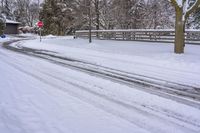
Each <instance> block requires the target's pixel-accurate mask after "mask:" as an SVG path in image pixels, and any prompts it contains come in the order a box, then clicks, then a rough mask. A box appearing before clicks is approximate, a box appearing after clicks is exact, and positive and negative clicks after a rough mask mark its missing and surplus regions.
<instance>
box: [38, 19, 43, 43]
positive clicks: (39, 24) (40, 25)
mask: <svg viewBox="0 0 200 133" xmlns="http://www.w3.org/2000/svg"><path fill="white" fill-rule="evenodd" d="M37 26H38V27H39V31H40V42H41V41H42V27H43V26H44V24H43V22H42V21H39V22H38V23H37Z"/></svg>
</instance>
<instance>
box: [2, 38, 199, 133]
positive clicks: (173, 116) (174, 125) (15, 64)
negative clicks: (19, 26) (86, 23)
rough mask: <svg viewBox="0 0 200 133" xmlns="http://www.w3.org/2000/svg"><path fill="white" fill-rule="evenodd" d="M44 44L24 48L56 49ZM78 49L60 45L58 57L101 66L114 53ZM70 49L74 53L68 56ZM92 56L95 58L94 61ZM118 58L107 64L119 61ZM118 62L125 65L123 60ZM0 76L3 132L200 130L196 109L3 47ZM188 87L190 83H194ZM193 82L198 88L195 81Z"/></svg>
mask: <svg viewBox="0 0 200 133" xmlns="http://www.w3.org/2000/svg"><path fill="white" fill-rule="evenodd" d="M61 40H62V39H61ZM64 40H65V41H66V38H65V39H63V40H62V41H64ZM45 41H48V42H52V43H49V45H48V46H46V43H41V44H38V43H36V42H37V41H28V42H26V43H24V45H26V46H27V45H28V46H30V47H37V48H38V47H39V48H41V47H43V48H44V49H47V50H50V49H51V50H54V49H53V47H54V48H55V47H57V46H55V45H56V44H55V45H54V43H55V42H53V41H55V40H54V39H53V40H52V39H51V40H50V39H47V40H45ZM57 41H58V40H57ZM68 41H71V42H73V40H68ZM81 41H84V40H81ZM59 42H61V41H59ZM34 43H35V44H36V45H37V46H36V45H33V44H34ZM29 44H32V45H29ZM42 44H43V45H42ZM40 45H41V46H40ZM51 45H52V47H51ZM69 45H70V44H69ZM83 45H86V44H84V43H83ZM97 45H98V44H97ZM79 46H80V48H78V47H77V46H74V45H70V46H69V47H66V46H62V44H61V47H59V48H58V49H60V50H61V49H63V53H62V54H64V51H65V52H66V49H67V50H69V51H67V53H66V54H70V57H72V56H73V55H74V56H75V57H76V58H78V57H82V58H81V59H83V60H86V61H89V60H90V61H94V59H98V60H97V61H101V60H100V59H101V58H102V57H103V56H106V58H102V62H103V61H105V60H106V59H108V57H107V56H108V55H109V54H110V57H111V54H112V53H109V51H110V50H109V51H107V50H104V49H102V51H100V52H103V53H105V54H102V55H101V56H98V54H97V56H96V57H95V56H94V53H98V51H97V50H94V48H93V47H95V46H88V47H89V50H90V51H88V48H86V49H83V48H82V46H81V45H79ZM99 47H100V46H99ZM64 48H65V49H64ZM100 48H101V47H100ZM100 48H99V49H100ZM113 48H114V47H113ZM72 49H74V51H71V53H70V50H72ZM77 49H79V50H78V51H77ZM55 50H56V49H55ZM60 50H59V52H60ZM81 51H82V52H81ZM113 51H114V50H113ZM116 51H117V50H116ZM57 52H58V51H57ZM76 52H77V54H74V53H76ZM79 52H80V53H79ZM84 52H85V54H83V53H84ZM90 52H94V53H90ZM117 52H119V51H117ZM122 52H123V50H122ZM58 54H60V53H58ZM66 54H65V56H67V55H66ZM90 54H91V56H89V55H90ZM120 55H122V57H124V56H128V55H123V54H120ZM174 56H175V55H174ZM75 57H74V58H75ZM86 57H87V58H86ZM92 57H95V58H94V59H93V60H92ZM118 57H119V56H118ZM116 58H117V57H116ZM116 58H114V57H113V58H111V59H110V61H111V60H114V62H117V61H116ZM196 58H197V59H198V57H196ZM121 59H122V58H119V60H120V61H122V62H123V63H125V62H126V61H124V60H121ZM184 59H185V58H184ZM194 60H195V59H194ZM188 61H190V60H188ZM118 62H119V61H118ZM95 63H99V62H95ZM107 63H108V61H106V62H105V64H107ZM110 63H112V62H110ZM197 63H199V62H198V61H197V62H196V64H197ZM99 64H100V63H99ZM132 65H134V64H132ZM183 66H184V64H183ZM120 68H122V66H121V67H120ZM128 68H129V67H126V70H127V71H128ZM196 68H197V69H198V67H196ZM195 70H196V69H194V70H191V71H195ZM0 73H1V77H0V131H1V132H2V133H47V132H48V133H133V132H137V133H139V132H142V133H143V132H144V133H145V132H152V133H160V132H162V133H169V132H170V133H171V132H176V133H182V132H185V133H190V132H191V133H193V132H196V133H198V132H200V110H199V109H197V108H193V107H191V106H187V105H184V104H181V103H177V102H175V101H173V100H170V99H166V98H162V97H159V96H156V95H152V94H149V93H146V92H143V91H139V90H138V89H135V88H132V87H128V86H126V85H123V84H119V83H116V82H113V81H110V80H107V79H103V78H100V77H95V76H92V75H89V74H87V73H83V72H80V71H76V70H72V69H70V68H67V67H64V66H60V65H57V64H53V63H52V62H48V61H45V60H42V59H38V58H34V57H30V56H26V55H21V54H18V53H15V52H12V51H8V50H6V49H3V48H2V47H1V48H0ZM197 78H198V77H197ZM194 79H195V78H194ZM196 81H198V80H197V79H196ZM182 82H183V81H182ZM189 83H191V85H194V84H193V82H189ZM195 83H197V85H198V82H195ZM195 85H196V84H195Z"/></svg>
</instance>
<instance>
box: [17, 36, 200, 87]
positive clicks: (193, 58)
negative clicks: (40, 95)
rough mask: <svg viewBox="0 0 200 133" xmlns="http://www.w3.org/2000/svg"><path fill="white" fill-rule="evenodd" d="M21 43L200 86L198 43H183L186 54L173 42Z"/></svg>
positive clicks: (70, 40) (53, 40)
mask: <svg viewBox="0 0 200 133" xmlns="http://www.w3.org/2000/svg"><path fill="white" fill-rule="evenodd" d="M18 45H23V46H24V47H30V48H34V49H43V50H50V51H54V52H57V53H55V54H56V55H59V56H64V57H68V58H75V59H79V60H84V61H87V62H90V63H94V64H98V65H101V66H105V67H109V68H114V69H117V70H122V71H125V72H129V73H133V74H139V75H144V76H148V77H153V78H158V79H163V80H167V81H172V82H177V83H181V84H187V85H191V86H194V87H197V88H200V45H199V46H195V45H186V48H185V54H181V55H177V54H174V53H173V49H174V46H173V44H168V43H147V42H133V41H132V42H123V41H107V40H94V41H93V43H92V44H89V43H88V40H86V39H73V38H72V37H54V36H47V37H45V38H44V39H43V41H42V43H40V42H39V40H32V41H24V42H23V43H21V44H18Z"/></svg>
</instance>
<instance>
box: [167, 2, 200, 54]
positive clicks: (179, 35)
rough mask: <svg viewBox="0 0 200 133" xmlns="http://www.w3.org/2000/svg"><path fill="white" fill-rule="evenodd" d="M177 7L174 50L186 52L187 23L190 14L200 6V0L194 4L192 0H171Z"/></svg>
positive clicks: (179, 52)
mask: <svg viewBox="0 0 200 133" xmlns="http://www.w3.org/2000/svg"><path fill="white" fill-rule="evenodd" d="M169 1H170V2H171V3H172V5H173V6H174V7H175V11H176V21H175V47H174V52H175V53H178V54H181V53H184V46H185V23H186V21H187V19H188V17H189V15H190V14H191V13H192V12H194V11H195V10H196V9H197V8H199V5H200V0H196V1H195V3H194V4H193V5H192V6H189V5H190V3H189V2H190V0H169Z"/></svg>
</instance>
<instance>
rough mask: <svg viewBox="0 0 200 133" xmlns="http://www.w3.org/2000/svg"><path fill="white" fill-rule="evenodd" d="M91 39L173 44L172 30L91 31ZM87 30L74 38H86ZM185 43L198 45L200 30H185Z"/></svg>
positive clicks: (77, 32) (81, 31) (79, 32)
mask: <svg viewBox="0 0 200 133" xmlns="http://www.w3.org/2000/svg"><path fill="white" fill-rule="evenodd" d="M91 33H92V37H93V38H97V39H103V40H124V41H125V40H126V41H153V42H174V39H175V31H174V30H173V29H167V30H166V29H159V30H157V29H156V30H154V29H131V30H92V32H91ZM88 36H89V31H88V30H80V31H76V33H75V37H76V38H88ZM185 40H186V43H194V44H200V30H191V29H187V30H186V31H185Z"/></svg>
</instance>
